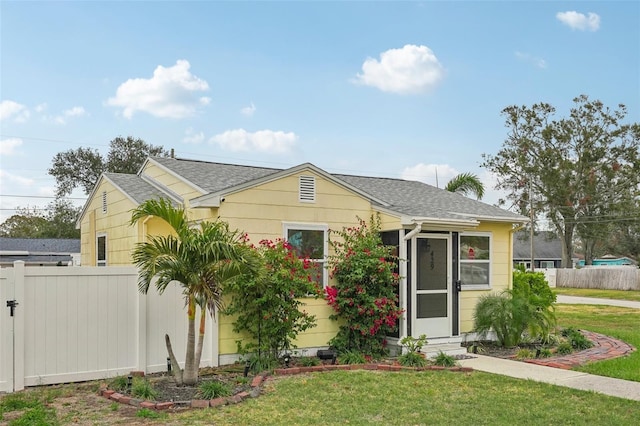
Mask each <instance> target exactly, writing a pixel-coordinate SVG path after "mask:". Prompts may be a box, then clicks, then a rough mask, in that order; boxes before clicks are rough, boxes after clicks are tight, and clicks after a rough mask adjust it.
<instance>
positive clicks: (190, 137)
mask: <svg viewBox="0 0 640 426" xmlns="http://www.w3.org/2000/svg"><path fill="white" fill-rule="evenodd" d="M202 141H204V133H203V132H200V133H196V132H194V131H193V128H191V127H189V128H188V129H187V130H185V132H184V138H182V142H183V143H192V144H199V143H202Z"/></svg>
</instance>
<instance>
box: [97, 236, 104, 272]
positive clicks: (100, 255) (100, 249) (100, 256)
mask: <svg viewBox="0 0 640 426" xmlns="http://www.w3.org/2000/svg"><path fill="white" fill-rule="evenodd" d="M96 254H97V256H96V265H97V266H107V236H106V235H104V234H102V235H98V238H97V239H96Z"/></svg>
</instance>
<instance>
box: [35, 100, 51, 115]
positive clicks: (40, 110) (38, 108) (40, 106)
mask: <svg viewBox="0 0 640 426" xmlns="http://www.w3.org/2000/svg"><path fill="white" fill-rule="evenodd" d="M47 106H48V105H47V104H46V103H45V102H43V103H41V104H38V105H36V107H35V108H34V109H35V110H36V112H38V113H43V112H45V111H46V109H47Z"/></svg>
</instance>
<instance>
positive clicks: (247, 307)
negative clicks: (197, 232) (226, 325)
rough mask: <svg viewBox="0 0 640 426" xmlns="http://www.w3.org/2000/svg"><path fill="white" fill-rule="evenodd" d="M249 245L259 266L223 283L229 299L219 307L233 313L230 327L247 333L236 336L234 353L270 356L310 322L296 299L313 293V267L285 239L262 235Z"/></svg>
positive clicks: (278, 352)
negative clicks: (254, 273)
mask: <svg viewBox="0 0 640 426" xmlns="http://www.w3.org/2000/svg"><path fill="white" fill-rule="evenodd" d="M245 239H246V236H245ZM251 247H252V248H254V250H256V253H257V255H258V256H260V257H261V258H262V260H263V264H264V265H263V266H264V267H263V270H262V272H261V273H260V274H259V275H258V276H247V277H243V279H240V280H237V281H236V282H235V283H234V284H233V285H231V286H230V287H229V289H228V290H229V292H230V295H231V303H230V304H229V306H228V307H227V309H226V310H225V313H226V314H229V315H236V320H235V321H234V323H233V331H235V332H237V333H245V334H247V335H249V336H250V337H251V339H249V340H244V341H243V340H238V341H237V344H238V351H239V352H240V353H243V354H247V353H252V354H254V356H257V357H258V358H268V359H271V360H276V359H277V358H278V357H279V356H280V355H281V354H282V353H283V351H285V350H289V349H292V348H294V347H295V346H294V344H293V341H294V340H295V338H296V336H297V335H298V333H300V332H302V331H305V330H307V329H309V328H311V327H314V326H315V324H316V321H315V317H314V316H313V315H311V314H309V313H308V312H306V311H304V310H303V309H302V307H303V303H302V302H301V301H300V299H301V298H303V297H317V296H318V293H319V290H318V288H317V286H316V283H315V281H314V280H313V278H314V277H313V276H312V274H316V273H317V271H316V270H315V268H314V264H313V263H312V262H310V261H309V260H308V259H301V258H299V257H298V256H297V255H296V253H295V251H294V250H293V248H292V247H291V245H290V244H289V243H288V242H286V241H285V240H282V239H278V240H276V241H271V240H262V241H260V243H259V244H258V246H257V247H256V246H253V245H251Z"/></svg>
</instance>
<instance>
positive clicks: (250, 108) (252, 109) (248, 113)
mask: <svg viewBox="0 0 640 426" xmlns="http://www.w3.org/2000/svg"><path fill="white" fill-rule="evenodd" d="M254 112H256V106H255V105H254V104H253V102H251V105H249V106H246V107H244V108H242V109H241V110H240V113H241V114H243V115H246V116H247V117H251V116H253V113H254Z"/></svg>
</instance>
